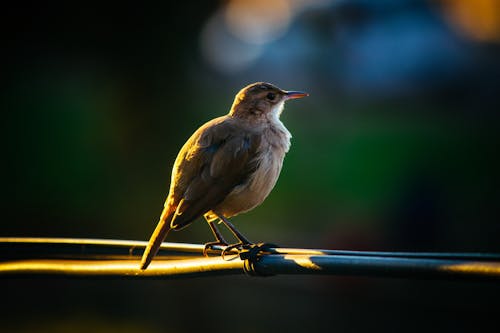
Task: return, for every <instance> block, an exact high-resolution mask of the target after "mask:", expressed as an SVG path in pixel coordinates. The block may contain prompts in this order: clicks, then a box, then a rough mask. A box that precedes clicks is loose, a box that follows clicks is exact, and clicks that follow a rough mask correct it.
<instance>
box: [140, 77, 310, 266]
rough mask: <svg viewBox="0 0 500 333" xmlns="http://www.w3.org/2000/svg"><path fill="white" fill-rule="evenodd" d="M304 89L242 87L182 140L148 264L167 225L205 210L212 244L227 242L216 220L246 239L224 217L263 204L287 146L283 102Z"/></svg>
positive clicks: (145, 257)
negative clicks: (219, 113)
mask: <svg viewBox="0 0 500 333" xmlns="http://www.w3.org/2000/svg"><path fill="white" fill-rule="evenodd" d="M305 96H307V94H306V93H303V92H297V91H284V90H281V89H280V88H278V87H276V86H274V85H272V84H269V83H265V82H257V83H253V84H251V85H249V86H247V87H245V88H243V89H242V90H241V91H240V92H239V93H238V94H237V95H236V97H235V100H234V103H233V106H232V107H231V111H230V112H229V114H228V115H226V116H223V117H219V118H215V119H213V120H211V121H209V122H207V123H206V124H204V125H203V126H201V127H200V128H199V129H198V130H197V131H196V132H194V133H193V135H192V136H191V137H190V138H189V139H188V141H187V142H186V143H185V144H184V146H183V147H182V149H181V151H180V152H179V154H178V155H177V158H176V160H175V164H174V167H173V170H172V179H171V183H170V192H169V194H168V197H167V200H166V201H165V206H164V209H163V212H162V213H161V216H160V220H159V222H158V225H157V227H156V229H155V230H154V232H153V235H152V236H151V239H150V241H149V244H148V246H147V247H146V250H145V251H144V255H143V257H142V261H141V269H146V268H147V267H148V265H149V263H150V262H151V260H152V258H153V257H154V256H155V255H156V253H157V252H158V249H159V247H160V245H161V243H162V242H163V240H164V239H165V237H166V236H167V234H168V232H169V231H170V230H172V229H173V230H179V229H181V228H184V227H186V226H188V225H189V224H190V223H191V222H193V220H195V219H196V218H198V217H200V216H202V215H204V216H205V219H206V220H207V222H208V224H209V226H210V228H211V230H212V232H213V233H214V236H215V238H216V241H215V242H211V243H207V246H210V245H215V244H218V245H227V243H226V241H225V240H224V239H223V238H222V235H221V234H220V232H219V231H218V230H217V228H216V226H215V224H214V221H215V220H216V219H221V221H222V222H223V223H224V224H225V225H226V226H227V227H228V228H229V229H230V231H231V232H232V233H233V234H234V235H235V237H236V238H238V240H239V241H240V242H239V243H238V244H239V245H244V244H249V243H250V242H249V241H248V240H247V239H246V238H245V237H244V236H243V235H241V234H240V233H239V232H238V231H237V230H236V229H235V228H234V226H233V225H232V224H231V223H230V222H229V221H228V220H227V218H229V217H232V216H235V215H237V214H239V213H243V212H246V211H249V210H251V209H253V208H255V207H256V206H258V205H259V204H261V203H262V202H263V201H264V199H265V198H266V197H267V196H268V194H269V193H270V192H271V190H272V189H273V187H274V185H275V184H276V181H277V179H278V176H279V173H280V171H281V167H282V165H283V158H284V156H285V154H286V152H287V151H288V149H289V147H290V138H291V135H290V132H288V130H287V129H286V128H285V126H284V125H283V123H282V122H281V121H280V120H279V116H280V114H281V111H282V110H283V105H284V102H285V101H286V100H288V99H294V98H301V97H305Z"/></svg>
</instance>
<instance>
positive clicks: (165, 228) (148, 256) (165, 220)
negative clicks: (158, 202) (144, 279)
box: [141, 205, 175, 270]
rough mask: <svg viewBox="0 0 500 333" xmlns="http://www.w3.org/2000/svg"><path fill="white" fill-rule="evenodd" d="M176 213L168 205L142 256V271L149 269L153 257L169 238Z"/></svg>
mask: <svg viewBox="0 0 500 333" xmlns="http://www.w3.org/2000/svg"><path fill="white" fill-rule="evenodd" d="M174 212H175V210H174V211H172V209H171V207H169V206H168V205H167V206H166V207H165V208H164V209H163V211H162V213H161V216H160V221H159V222H158V225H157V226H156V228H155V230H154V231H153V234H152V235H151V238H150V239H149V243H148V245H147V246H146V249H145V250H144V254H143V255H142V259H141V269H142V270H145V269H146V268H148V266H149V264H150V263H151V260H153V257H154V256H155V255H156V254H157V253H158V250H159V249H160V246H161V243H162V242H163V241H164V240H165V238H166V237H167V235H168V232H169V231H170V229H171V228H170V222H171V221H170V220H171V219H172V216H173V213H174Z"/></svg>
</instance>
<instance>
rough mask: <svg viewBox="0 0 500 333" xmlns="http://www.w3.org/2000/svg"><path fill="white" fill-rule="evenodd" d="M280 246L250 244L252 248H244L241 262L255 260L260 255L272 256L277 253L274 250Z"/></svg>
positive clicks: (241, 253) (241, 252) (240, 253)
mask: <svg viewBox="0 0 500 333" xmlns="http://www.w3.org/2000/svg"><path fill="white" fill-rule="evenodd" d="M278 247H279V246H278V245H276V244H272V243H257V244H250V246H248V247H245V248H243V249H242V250H241V251H240V252H239V255H240V259H241V260H246V259H250V260H252V259H254V258H256V257H257V256H258V255H260V254H271V253H276V252H275V251H273V250H272V249H274V248H278Z"/></svg>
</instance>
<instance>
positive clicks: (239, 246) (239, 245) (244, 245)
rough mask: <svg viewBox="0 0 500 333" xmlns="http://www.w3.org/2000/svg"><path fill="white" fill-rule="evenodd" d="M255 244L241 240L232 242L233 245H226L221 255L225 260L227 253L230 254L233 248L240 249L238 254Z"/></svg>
mask: <svg viewBox="0 0 500 333" xmlns="http://www.w3.org/2000/svg"><path fill="white" fill-rule="evenodd" d="M253 245H254V244H252V243H243V242H239V243H236V244H231V245H228V246H226V248H225V249H224V250H222V252H221V256H222V259H223V260H226V255H228V254H229V253H231V251H233V250H236V251H238V254H240V253H241V251H243V250H245V249H249V248H250V247H252V246H253Z"/></svg>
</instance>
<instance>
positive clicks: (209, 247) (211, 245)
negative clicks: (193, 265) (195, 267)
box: [203, 241, 228, 257]
mask: <svg viewBox="0 0 500 333" xmlns="http://www.w3.org/2000/svg"><path fill="white" fill-rule="evenodd" d="M215 246H223V247H224V246H225V247H227V246H228V244H227V243H226V242H221V241H216V242H209V243H206V244H205V247H204V248H203V256H204V257H208V253H207V252H208V250H215V249H214V247H215Z"/></svg>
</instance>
